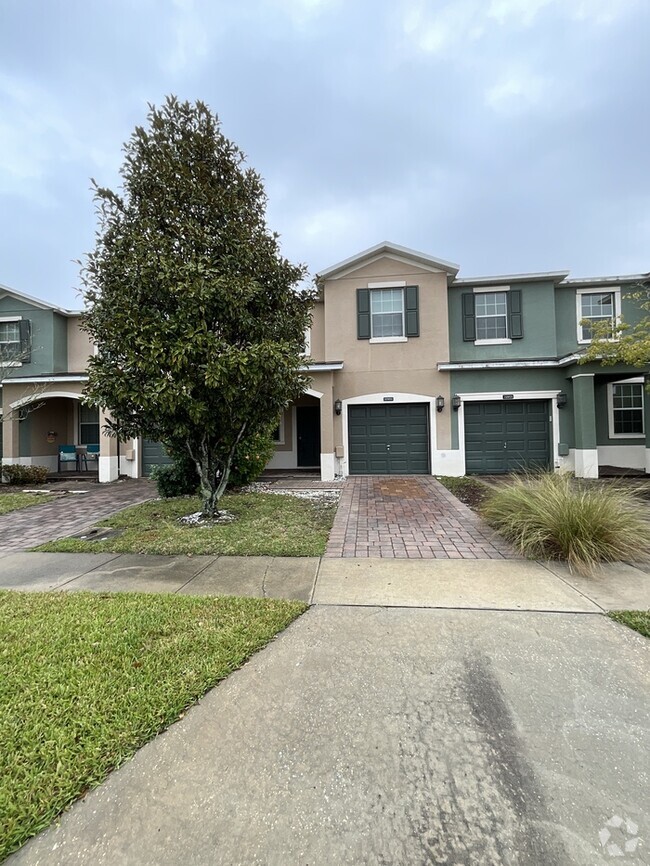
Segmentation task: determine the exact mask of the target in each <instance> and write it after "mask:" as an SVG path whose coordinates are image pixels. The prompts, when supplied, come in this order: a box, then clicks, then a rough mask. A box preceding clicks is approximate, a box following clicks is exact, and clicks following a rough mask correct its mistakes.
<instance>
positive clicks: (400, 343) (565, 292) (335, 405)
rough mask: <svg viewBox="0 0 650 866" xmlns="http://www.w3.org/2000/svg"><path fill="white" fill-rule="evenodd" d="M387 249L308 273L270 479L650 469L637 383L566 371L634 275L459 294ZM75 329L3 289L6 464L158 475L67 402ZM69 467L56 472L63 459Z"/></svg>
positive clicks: (624, 305)
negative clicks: (307, 318) (304, 383)
mask: <svg viewBox="0 0 650 866" xmlns="http://www.w3.org/2000/svg"><path fill="white" fill-rule="evenodd" d="M458 273H459V267H458V265H454V264H452V263H450V262H447V261H444V260H442V259H437V258H434V257H433V256H430V255H428V254H426V253H420V252H416V251H415V250H411V249H407V248H405V247H400V246H397V245H396V244H391V243H382V244H378V245H377V246H375V247H372V248H371V249H368V250H364V251H363V252H361V253H359V254H357V255H355V256H352V257H351V258H349V259H346V260H345V261H343V262H340V263H339V264H336V265H333V266H332V267H330V268H326V269H325V270H323V271H321V273H320V274H319V275H318V277H317V285H318V289H319V293H318V298H317V301H316V303H315V305H314V310H313V316H312V325H311V329H310V332H309V334H308V339H307V345H306V356H307V357H306V365H305V369H306V371H307V372H308V374H309V377H310V384H309V387H308V388H307V390H306V391H305V393H304V394H303V396H302V397H301V398H300V399H299V400H298V401H297V402H296V403H294V404H292V405H290V406H289V407H288V408H287V409H286V410H285V411H284V412H283V414H282V416H281V418H280V419H279V423H278V427H277V429H276V439H277V441H276V450H275V454H274V456H273V458H272V460H271V462H270V463H269V468H271V469H314V470H320V473H321V477H322V478H323V479H324V480H330V479H333V478H335V477H337V476H346V475H371V474H372V475H392V474H399V475H410V474H414V475H415V474H434V475H464V474H465V473H479V474H480V473H483V474H488V473H489V474H491V473H503V472H511V471H517V470H521V469H526V468H539V467H544V468H549V469H570V470H574V471H575V473H576V475H578V476H579V477H587V478H594V477H597V476H598V470H599V466H614V467H619V468H634V469H638V470H645V471H646V472H647V471H649V467H650V444H649V443H650V439H649V437H650V417H649V415H648V413H649V412H650V408H649V404H650V400H647V399H646V394H645V389H644V372H645V371H643V370H639V369H635V368H632V367H626V366H624V365H620V364H619V365H616V366H613V367H603V366H601V365H599V364H593V363H592V364H588V365H580V364H579V363H578V361H579V358H580V354H581V352H582V351H583V350H584V347H585V346H586V345H588V344H589V341H590V339H591V336H590V328H589V321H590V320H593V321H602V320H606V321H615V320H616V319H617V318H618V317H619V316H620V315H621V313H623V315H624V318H625V320H626V321H629V322H631V321H634V318H635V315H636V316H638V310H635V307H634V302H633V301H632V300H631V299H630V298H628V297H627V295H628V294H629V293H630V292H631V291H633V290H635V289H637V290H638V288H639V286H640V285H641V284H642V283H644V282H645V281H646V280H647V279H648V275H647V274H646V275H632V276H625V277H611V278H610V277H605V278H603V277H599V278H595V279H592V280H572V279H569V275H568V272H567V271H559V272H553V273H544V274H515V275H508V276H492V277H472V278H469V277H459V276H458ZM79 322H80V313H78V312H72V311H69V310H63V309H60V308H59V307H56V306H53V305H51V304H48V303H45V302H43V301H39V300H37V299H35V298H31V297H29V296H27V295H23V294H20V293H18V292H15V291H13V290H11V289H7V288H5V287H0V358H1V357H3V356H5V355H6V354H7V352H9V353H10V354H11V350H12V349H15V357H17V358H19V360H16V361H15V362H13V364H12V365H11V368H10V369H7V368H6V364H5V365H4V367H5V369H3V371H2V373H3V378H4V381H3V385H2V406H3V424H2V428H3V463H25V464H38V465H45V466H47V467H48V468H49V469H50V470H51V471H53V472H55V471H58V470H61V469H62V468H63V469H67V468H74V466H75V465H76V466H77V468H84V469H95V471H97V472H98V474H99V480H100V481H111V480H114V479H115V478H117V477H118V474H121V475H127V476H130V477H134V478H137V477H139V476H141V475H148V474H149V472H150V471H151V468H152V467H153V466H155V465H157V464H159V463H163V462H168V458H167V457H166V456H165V453H164V450H163V448H162V447H161V446H160V444H159V443H156V442H151V441H148V440H144V441H143V440H129V441H127V442H117V441H116V440H115V439H113V438H111V437H107V436H105V435H103V433H102V427H103V418H102V417H101V415H100V413H98V412H97V411H96V410H92V409H90V408H89V407H87V406H84V404H83V403H82V402H81V400H80V398H81V395H82V391H83V387H84V383H85V382H86V381H87V364H88V359H89V358H90V356H91V355H92V353H93V350H94V349H93V346H92V344H91V342H90V341H89V338H88V335H87V334H85V333H84V332H83V331H82V330H81V329H80V327H79ZM66 452H67V453H68V455H72V460H73V461H75V464H74V465H70V464H69V465H67V466H65V465H63V466H62V464H61V457H62V454H65V453H66Z"/></svg>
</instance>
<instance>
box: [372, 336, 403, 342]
mask: <svg viewBox="0 0 650 866" xmlns="http://www.w3.org/2000/svg"><path fill="white" fill-rule="evenodd" d="M369 342H370V343H408V337H371V338H370V340H369Z"/></svg>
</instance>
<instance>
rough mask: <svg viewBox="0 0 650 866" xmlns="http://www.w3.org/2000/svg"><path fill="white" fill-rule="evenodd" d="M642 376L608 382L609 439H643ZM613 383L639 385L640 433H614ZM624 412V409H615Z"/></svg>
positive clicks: (644, 397) (643, 401)
mask: <svg viewBox="0 0 650 866" xmlns="http://www.w3.org/2000/svg"><path fill="white" fill-rule="evenodd" d="M644 384H645V383H644V379H643V376H637V377H636V378H635V379H621V380H620V381H618V382H609V383H608V385H607V423H608V428H609V429H608V431H607V432H608V434H609V438H610V439H645V401H646V393H645V388H644ZM615 385H641V423H642V425H643V432H642V433H615V432H614V386H615ZM617 411H619V412H621V411H622V412H625V411H626V410H625V409H619V410H617Z"/></svg>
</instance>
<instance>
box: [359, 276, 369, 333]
mask: <svg viewBox="0 0 650 866" xmlns="http://www.w3.org/2000/svg"><path fill="white" fill-rule="evenodd" d="M357 339H358V340H369V339H370V289H357Z"/></svg>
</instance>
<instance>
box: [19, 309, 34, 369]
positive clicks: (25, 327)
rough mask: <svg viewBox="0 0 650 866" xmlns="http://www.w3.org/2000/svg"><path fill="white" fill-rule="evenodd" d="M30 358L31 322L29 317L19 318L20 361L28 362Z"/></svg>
mask: <svg viewBox="0 0 650 866" xmlns="http://www.w3.org/2000/svg"><path fill="white" fill-rule="evenodd" d="M31 360H32V323H31V322H30V321H29V319H21V320H20V361H21V363H23V364H29V363H30V362H31Z"/></svg>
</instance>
